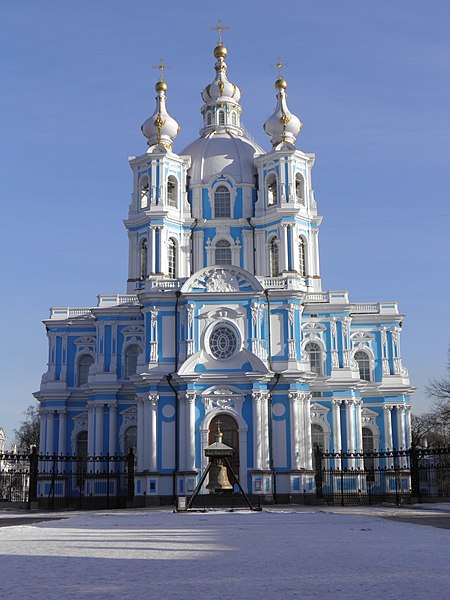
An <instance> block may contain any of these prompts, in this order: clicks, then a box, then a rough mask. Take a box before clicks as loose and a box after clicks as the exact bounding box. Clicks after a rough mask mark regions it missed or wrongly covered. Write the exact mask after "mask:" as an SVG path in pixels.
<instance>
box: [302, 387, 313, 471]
mask: <svg viewBox="0 0 450 600" xmlns="http://www.w3.org/2000/svg"><path fill="white" fill-rule="evenodd" d="M303 419H304V427H305V440H306V468H307V469H309V470H311V469H312V467H313V463H312V435H311V394H310V393H308V392H305V393H303Z"/></svg>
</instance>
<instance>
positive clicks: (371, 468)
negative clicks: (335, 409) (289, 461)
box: [314, 448, 450, 506]
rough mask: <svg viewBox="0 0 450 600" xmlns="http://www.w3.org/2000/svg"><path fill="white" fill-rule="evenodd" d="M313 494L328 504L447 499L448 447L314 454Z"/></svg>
mask: <svg viewBox="0 0 450 600" xmlns="http://www.w3.org/2000/svg"><path fill="white" fill-rule="evenodd" d="M314 459H315V471H316V496H317V499H318V500H325V501H326V502H328V503H330V504H341V506H344V505H346V504H379V503H382V502H395V503H396V504H398V505H400V504H403V502H405V501H408V502H409V501H410V499H414V500H416V501H418V502H422V501H427V500H431V499H436V500H444V499H450V448H411V449H409V450H392V451H388V452H360V453H358V452H356V453H347V452H335V453H329V452H325V453H322V452H321V450H320V449H318V450H316V452H315V454H314Z"/></svg>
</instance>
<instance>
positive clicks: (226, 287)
mask: <svg viewBox="0 0 450 600" xmlns="http://www.w3.org/2000/svg"><path fill="white" fill-rule="evenodd" d="M205 285H206V290H207V291H208V292H238V291H239V285H238V282H237V280H236V278H235V277H234V275H232V274H231V273H230V272H229V271H225V270H224V269H217V270H216V271H214V272H213V273H211V275H210V276H209V277H207V278H206V281H205Z"/></svg>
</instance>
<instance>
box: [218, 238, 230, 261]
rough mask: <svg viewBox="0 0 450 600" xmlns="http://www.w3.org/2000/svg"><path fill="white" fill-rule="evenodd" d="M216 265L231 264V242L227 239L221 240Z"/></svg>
mask: <svg viewBox="0 0 450 600" xmlns="http://www.w3.org/2000/svg"><path fill="white" fill-rule="evenodd" d="M215 264H216V265H231V264H233V263H232V262H231V244H230V242H227V240H219V241H218V242H217V244H216V251H215Z"/></svg>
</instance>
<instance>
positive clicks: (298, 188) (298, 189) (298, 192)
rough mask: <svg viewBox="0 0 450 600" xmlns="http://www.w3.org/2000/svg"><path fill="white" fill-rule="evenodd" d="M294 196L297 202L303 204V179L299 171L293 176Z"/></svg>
mask: <svg viewBox="0 0 450 600" xmlns="http://www.w3.org/2000/svg"><path fill="white" fill-rule="evenodd" d="M295 198H296V200H297V202H300V203H301V204H305V181H304V179H303V175H301V174H300V173H297V175H296V176H295Z"/></svg>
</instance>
